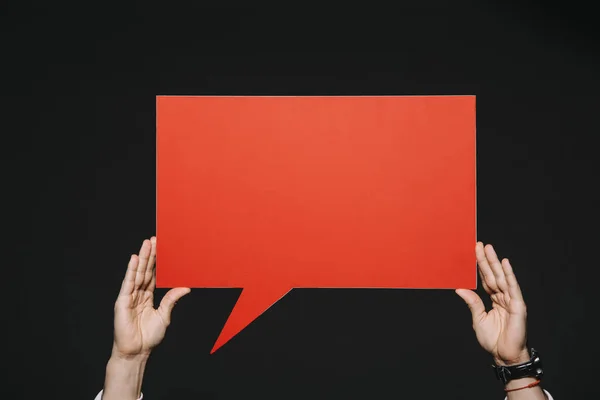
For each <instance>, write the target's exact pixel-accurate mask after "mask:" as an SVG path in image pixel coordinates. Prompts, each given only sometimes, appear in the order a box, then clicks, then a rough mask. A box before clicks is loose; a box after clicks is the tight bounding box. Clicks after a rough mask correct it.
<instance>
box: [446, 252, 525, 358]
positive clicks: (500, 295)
mask: <svg viewBox="0 0 600 400" xmlns="http://www.w3.org/2000/svg"><path fill="white" fill-rule="evenodd" d="M475 254H476V256H477V264H478V265H479V274H480V276H481V281H482V284H483V288H484V289H485V291H486V292H487V294H489V295H490V297H491V299H492V309H491V310H490V311H488V312H486V311H485V306H484V304H483V301H481V298H480V297H479V296H478V295H477V294H476V293H475V292H473V291H472V290H467V289H457V290H456V293H457V294H458V295H459V296H460V297H461V298H462V299H463V300H464V301H465V302H466V303H467V305H468V306H469V309H470V310H471V314H472V316H473V329H474V330H475V335H476V336H477V340H478V341H479V344H480V345H481V347H483V348H484V349H485V350H486V351H488V352H489V353H490V354H492V356H493V357H494V361H495V362H496V364H498V365H514V364H520V363H524V362H527V361H529V358H530V357H529V352H528V350H527V326H526V322H527V309H526V307H525V301H524V300H523V295H522V293H521V288H520V287H519V284H518V282H517V278H516V277H515V275H514V273H513V270H512V267H511V265H510V263H509V262H508V259H506V258H505V259H503V260H502V262H500V261H499V260H498V256H497V255H496V252H495V251H494V248H493V247H492V245H489V244H488V245H487V246H485V248H484V246H483V243H481V242H478V243H477V246H476V247H475Z"/></svg>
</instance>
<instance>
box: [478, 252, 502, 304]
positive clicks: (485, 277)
mask: <svg viewBox="0 0 600 400" xmlns="http://www.w3.org/2000/svg"><path fill="white" fill-rule="evenodd" d="M475 255H476V256H477V264H478V265H479V272H480V273H481V279H482V281H483V282H485V284H486V285H487V286H488V288H489V291H488V290H486V292H487V293H488V294H492V293H495V292H497V291H498V285H497V284H496V278H494V273H493V272H492V268H491V267H490V264H489V262H488V260H487V258H486V256H485V250H484V247H483V243H481V242H478V243H477V247H476V248H475Z"/></svg>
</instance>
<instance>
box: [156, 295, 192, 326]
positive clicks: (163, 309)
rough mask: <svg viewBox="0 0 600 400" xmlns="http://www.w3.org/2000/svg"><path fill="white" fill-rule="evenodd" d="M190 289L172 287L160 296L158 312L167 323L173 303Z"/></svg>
mask: <svg viewBox="0 0 600 400" xmlns="http://www.w3.org/2000/svg"><path fill="white" fill-rule="evenodd" d="M190 291H191V290H190V288H174V289H171V290H169V291H168V292H167V294H165V296H164V297H163V298H162V300H161V301H160V305H159V306H158V312H159V313H160V316H161V317H162V319H163V320H164V321H165V322H166V323H167V324H170V323H171V312H172V311H173V307H175V304H176V303H177V302H178V301H179V299H181V298H182V297H183V296H185V295H186V294H188V293H189V292H190Z"/></svg>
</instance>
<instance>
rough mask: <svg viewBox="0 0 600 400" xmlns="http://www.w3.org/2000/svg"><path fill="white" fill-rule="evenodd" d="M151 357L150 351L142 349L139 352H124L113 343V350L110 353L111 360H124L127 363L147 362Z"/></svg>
mask: <svg viewBox="0 0 600 400" xmlns="http://www.w3.org/2000/svg"><path fill="white" fill-rule="evenodd" d="M149 357H150V351H142V352H139V353H123V352H121V351H119V350H118V349H117V347H116V346H115V345H113V348H112V352H111V354H110V358H111V360H117V361H123V362H127V363H131V364H133V363H146V362H147V361H148V358H149Z"/></svg>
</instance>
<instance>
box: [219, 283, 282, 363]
mask: <svg viewBox="0 0 600 400" xmlns="http://www.w3.org/2000/svg"><path fill="white" fill-rule="evenodd" d="M290 290H292V289H291V288H286V289H282V288H280V287H279V288H277V287H276V288H270V287H261V288H244V289H243V290H242V294H240V297H239V298H238V300H237V302H236V303H235V305H234V306H233V310H231V314H229V318H227V321H226V322H225V326H223V329H222V330H221V333H220V334H219V337H218V338H217V340H216V342H215V344H214V346H213V348H212V350H211V351H210V354H213V353H214V352H215V351H217V350H218V349H219V348H220V347H221V346H223V345H224V344H225V343H227V342H228V341H229V340H231V338H233V337H234V336H235V335H237V334H238V333H240V332H241V331H242V330H243V329H244V328H246V327H247V326H248V325H250V323H252V321H254V320H255V319H256V318H258V317H259V316H260V315H261V314H262V313H264V312H265V311H267V310H268V309H269V308H270V307H271V306H272V305H273V304H275V303H277V302H278V301H279V300H280V299H281V298H282V297H283V296H285V295H286V294H287V293H288V292H289V291H290Z"/></svg>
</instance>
